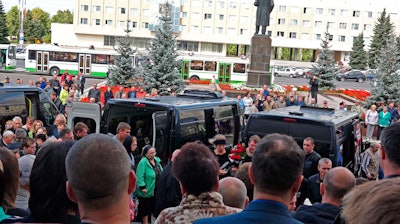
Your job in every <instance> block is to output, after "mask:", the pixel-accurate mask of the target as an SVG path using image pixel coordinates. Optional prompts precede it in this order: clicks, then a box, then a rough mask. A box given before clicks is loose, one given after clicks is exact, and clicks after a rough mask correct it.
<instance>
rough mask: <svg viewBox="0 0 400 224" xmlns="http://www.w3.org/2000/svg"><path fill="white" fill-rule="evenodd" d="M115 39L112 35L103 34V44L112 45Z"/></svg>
mask: <svg viewBox="0 0 400 224" xmlns="http://www.w3.org/2000/svg"><path fill="white" fill-rule="evenodd" d="M115 39H116V38H115V37H114V36H104V46H114V45H115Z"/></svg>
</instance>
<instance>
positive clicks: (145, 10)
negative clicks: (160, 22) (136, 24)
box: [142, 9, 150, 16]
mask: <svg viewBox="0 0 400 224" xmlns="http://www.w3.org/2000/svg"><path fill="white" fill-rule="evenodd" d="M142 13H143V16H150V10H149V9H143V10H142Z"/></svg>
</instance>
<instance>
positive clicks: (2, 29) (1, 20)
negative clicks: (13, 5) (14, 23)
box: [0, 0, 10, 44]
mask: <svg viewBox="0 0 400 224" xmlns="http://www.w3.org/2000/svg"><path fill="white" fill-rule="evenodd" d="M6 24H7V23H6V13H5V12H4V7H3V2H2V0H0V44H8V43H10V42H9V41H8V39H7V38H6V37H7V36H8V29H7V25H6Z"/></svg>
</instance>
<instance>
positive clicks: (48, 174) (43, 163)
mask: <svg viewBox="0 0 400 224" xmlns="http://www.w3.org/2000/svg"><path fill="white" fill-rule="evenodd" d="M72 144H73V141H64V142H50V143H47V144H45V145H43V147H42V148H41V149H40V150H39V152H38V153H37V155H36V158H35V162H34V163H33V167H32V171H31V176H30V183H29V184H30V193H31V195H30V199H29V209H30V210H31V214H32V216H33V217H35V218H36V219H37V220H39V221H41V222H63V221H65V219H66V215H67V212H69V211H77V210H78V208H77V205H76V204H75V203H73V202H72V201H71V200H70V199H69V198H68V196H67V192H66V186H65V182H66V181H67V175H66V172H65V158H66V157H67V153H68V151H69V150H70V148H71V146H72Z"/></svg>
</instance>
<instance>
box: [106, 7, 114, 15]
mask: <svg viewBox="0 0 400 224" xmlns="http://www.w3.org/2000/svg"><path fill="white" fill-rule="evenodd" d="M106 13H109V14H110V13H114V9H113V7H112V6H106Z"/></svg>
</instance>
